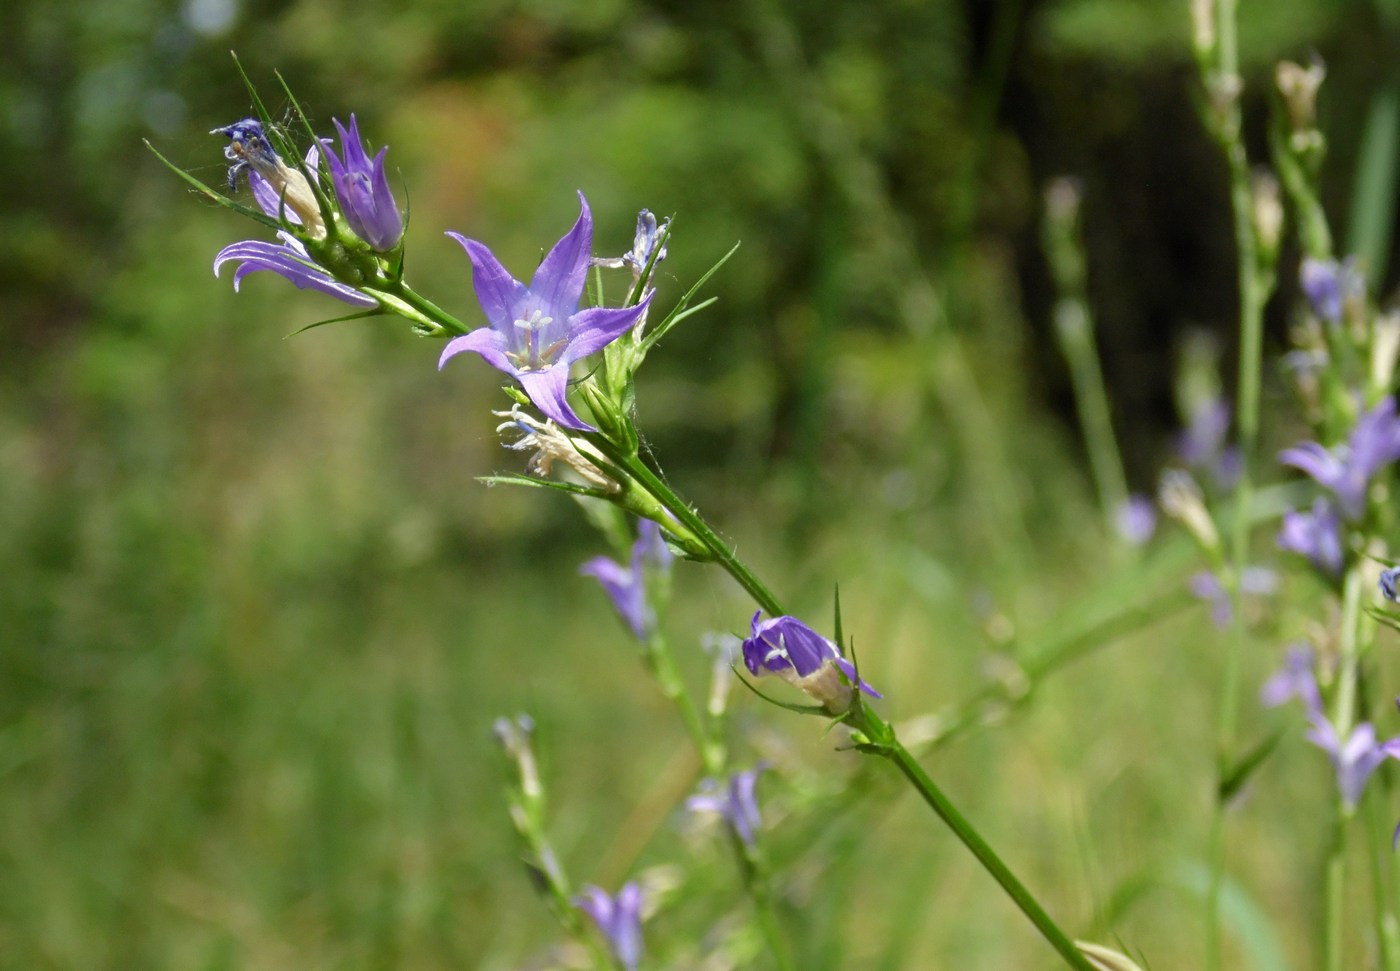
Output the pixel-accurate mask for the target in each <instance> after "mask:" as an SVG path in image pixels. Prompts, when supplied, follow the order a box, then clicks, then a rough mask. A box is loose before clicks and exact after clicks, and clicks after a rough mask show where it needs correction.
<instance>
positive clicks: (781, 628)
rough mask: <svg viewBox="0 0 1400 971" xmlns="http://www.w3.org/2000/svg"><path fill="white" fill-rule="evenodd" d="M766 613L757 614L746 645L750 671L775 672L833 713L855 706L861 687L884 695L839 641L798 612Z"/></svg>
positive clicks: (744, 648)
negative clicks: (799, 616)
mask: <svg viewBox="0 0 1400 971" xmlns="http://www.w3.org/2000/svg"><path fill="white" fill-rule="evenodd" d="M762 616H763V611H761V610H760V611H758V612H757V613H755V614H754V615H753V621H752V622H751V624H750V627H751V629H750V632H749V636H748V638H747V639H746V640H745V641H744V645H743V653H744V664H745V666H747V667H748V669H749V673H751V674H755V675H760V674H776V675H777V676H778V677H780V678H782V679H783V680H784V681H787V682H788V683H789V684H792V685H794V686H795V687H797V688H800V689H802V690H803V691H805V692H806V693H807V694H809V695H811V696H812V697H813V698H815V699H816V700H817V701H819V702H821V704H822V707H824V708H825V709H826V710H827V711H829V712H830V713H831V714H833V715H841V714H844V713H845V712H847V711H849V710H850V707H851V704H852V703H853V702H854V700H855V690H856V688H857V687H858V688H859V690H861V691H863V692H865V693H866V694H868V695H870V696H871V697H874V698H882V697H884V696H883V695H881V694H880V692H878V691H876V690H875V689H874V688H872V687H870V685H868V684H866V683H865V682H864V681H862V680H860V679H858V678H857V677H856V669H855V665H853V664H852V663H851V662H850V661H848V660H846V658H845V657H843V656H842V655H841V649H840V648H839V647H837V646H836V645H835V644H834V643H833V642H831V641H829V640H827V639H826V638H825V637H822V636H821V635H820V634H818V633H817V632H816V631H814V630H812V628H810V627H808V626H807V625H806V624H804V623H802V621H800V620H798V619H797V618H796V617H788V616H786V615H785V616H782V617H774V618H772V619H771V620H765V621H759V618H760V617H762Z"/></svg>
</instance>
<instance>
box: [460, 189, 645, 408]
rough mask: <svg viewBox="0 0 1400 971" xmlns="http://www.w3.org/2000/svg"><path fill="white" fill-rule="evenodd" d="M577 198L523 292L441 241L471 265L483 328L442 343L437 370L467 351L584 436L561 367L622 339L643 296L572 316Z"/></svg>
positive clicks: (474, 245)
mask: <svg viewBox="0 0 1400 971" xmlns="http://www.w3.org/2000/svg"><path fill="white" fill-rule="evenodd" d="M578 198H579V204H580V206H581V207H582V211H581V212H580V214H579V217H578V222H576V223H575V224H574V228H573V229H571V230H569V232H568V233H567V234H566V235H565V236H564V238H563V239H561V240H559V242H558V243H556V244H555V246H554V248H553V249H552V250H550V251H549V253H548V255H546V256H545V258H544V260H543V261H542V262H541V263H540V265H539V267H538V268H537V269H536V270H535V275H534V277H533V278H532V279H531V281H530V285H529V286H528V287H527V286H526V285H525V284H523V283H521V282H520V281H519V280H516V279H515V278H514V277H512V276H511V275H510V273H509V272H508V271H507V270H506V268H505V267H504V266H502V265H501V264H500V262H499V261H498V260H497V259H496V257H495V256H494V255H493V254H492V253H491V251H490V250H489V249H487V248H486V247H485V246H484V245H482V244H481V243H478V242H477V241H476V240H474V239H467V238H466V237H464V236H462V235H460V234H458V233H448V234H447V235H449V236H451V237H452V238H453V239H455V240H457V242H459V243H461V244H462V247H463V248H464V249H465V250H466V251H467V256H468V257H469V258H470V259H471V262H472V282H473V283H474V285H475V286H476V297H477V300H478V301H480V303H481V309H482V311H483V312H484V313H485V314H486V320H487V321H488V324H489V326H486V327H481V328H478V329H477V330H474V331H472V332H471V333H470V334H466V335H464V336H462V337H458V338H455V339H453V340H452V341H450V342H448V345H447V347H445V348H444V349H443V352H442V357H441V358H439V360H438V367H439V368H441V367H442V366H443V365H444V364H446V363H447V362H448V360H449V359H451V358H452V357H454V356H455V355H457V354H460V353H462V352H463V351H474V352H476V353H477V354H480V355H481V356H482V357H483V358H484V359H485V360H486V363H487V364H490V365H491V366H492V367H494V368H496V369H498V370H501V371H504V372H505V373H507V374H509V375H511V376H513V377H514V378H515V379H516V380H517V381H519V382H520V386H521V387H522V388H524V389H525V393H526V394H527V395H529V396H530V400H531V401H532V402H534V404H535V407H537V408H539V409H540V411H542V412H544V413H545V414H546V415H547V416H548V417H550V418H552V419H554V420H555V421H557V422H558V423H559V424H561V425H563V426H564V427H565V428H573V429H575V430H578V431H586V432H591V431H596V430H597V429H595V428H594V427H593V426H592V425H589V424H588V423H587V422H585V421H583V420H582V419H581V418H579V416H578V415H576V414H575V413H574V410H573V408H571V407H569V402H568V398H567V392H568V385H569V367H570V365H572V364H573V363H574V362H575V361H577V360H579V359H580V358H584V357H587V356H588V355H589V354H592V353H594V352H595V351H600V350H602V349H603V348H604V347H605V346H607V345H608V344H610V343H612V342H613V341H615V340H616V339H617V338H619V337H621V336H622V335H623V334H624V333H626V332H627V330H628V329H629V328H631V327H632V326H633V325H634V324H636V322H637V321H638V320H640V319H641V317H642V315H643V314H645V313H646V309H647V304H648V303H649V302H650V300H651V297H650V295H648V296H647V297H644V298H643V299H642V301H641V303H639V304H637V305H636V306H633V307H622V308H616V309H610V308H604V307H594V308H592V309H589V310H579V309H578V303H579V299H580V298H581V297H582V296H583V287H584V281H585V277H586V276H587V274H588V253H589V248H590V247H591V246H592V243H593V214H592V213H591V212H590V211H589V209H588V201H587V200H586V199H584V197H583V193H582V192H580V193H579V196H578Z"/></svg>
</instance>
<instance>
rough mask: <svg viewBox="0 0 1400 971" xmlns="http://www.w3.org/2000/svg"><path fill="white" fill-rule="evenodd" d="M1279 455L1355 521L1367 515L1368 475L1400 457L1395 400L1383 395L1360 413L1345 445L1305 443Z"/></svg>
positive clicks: (1346, 515)
mask: <svg viewBox="0 0 1400 971" xmlns="http://www.w3.org/2000/svg"><path fill="white" fill-rule="evenodd" d="M1278 458H1279V461H1280V462H1282V463H1283V464H1284V465H1291V466H1293V467H1294V468H1297V469H1302V470H1303V471H1304V472H1306V473H1307V474H1308V475H1310V476H1312V477H1313V478H1314V479H1316V480H1317V482H1318V483H1319V484H1320V485H1322V486H1325V487H1326V488H1328V489H1330V490H1331V491H1332V494H1333V495H1334V496H1336V497H1337V505H1338V506H1339V507H1340V509H1341V511H1342V515H1343V516H1344V517H1346V519H1347V520H1348V521H1350V522H1356V521H1357V520H1359V519H1361V518H1362V516H1364V515H1365V514H1366V488H1367V486H1368V485H1370V482H1371V477H1372V476H1373V475H1375V474H1376V473H1377V472H1379V471H1380V470H1381V469H1382V468H1384V467H1385V466H1387V465H1389V464H1390V463H1391V462H1394V461H1395V460H1396V459H1397V458H1400V420H1397V419H1396V417H1395V399H1394V398H1393V397H1389V398H1386V399H1385V400H1384V401H1382V402H1381V403H1380V404H1378V405H1376V407H1374V408H1372V409H1371V410H1370V411H1368V412H1366V413H1365V414H1364V415H1362V416H1361V417H1360V418H1359V419H1358V420H1357V422H1356V427H1355V428H1354V429H1352V432H1351V436H1350V437H1349V438H1348V439H1347V441H1346V444H1345V445H1339V446H1337V447H1336V448H1334V449H1332V450H1331V451H1328V450H1327V449H1325V448H1323V447H1322V446H1321V445H1319V444H1318V443H1317V442H1304V443H1303V444H1301V445H1298V446H1295V447H1294V448H1290V449H1286V450H1284V451H1282V452H1280V453H1279V456H1278Z"/></svg>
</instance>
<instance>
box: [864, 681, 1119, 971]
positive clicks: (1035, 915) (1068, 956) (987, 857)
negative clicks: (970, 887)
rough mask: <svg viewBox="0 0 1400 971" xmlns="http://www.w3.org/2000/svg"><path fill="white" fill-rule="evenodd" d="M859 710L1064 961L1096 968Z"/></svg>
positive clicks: (885, 750) (1089, 970)
mask: <svg viewBox="0 0 1400 971" xmlns="http://www.w3.org/2000/svg"><path fill="white" fill-rule="evenodd" d="M857 712H858V717H857V718H856V719H855V721H856V722H859V724H856V725H855V727H856V728H858V729H860V730H862V731H864V732H865V733H866V734H867V735H869V736H870V737H872V738H884V739H885V741H883V742H881V743H880V744H878V745H877V749H878V751H879V754H881V755H883V756H884V757H885V758H887V759H889V760H890V761H891V762H893V763H894V764H895V767H896V768H898V769H899V771H900V772H901V773H902V774H903V775H904V778H905V779H907V780H908V781H909V784H910V785H912V786H913V787H914V788H915V789H916V790H917V791H918V793H919V795H920V796H922V797H923V799H924V802H926V803H928V805H929V808H931V809H932V810H933V811H934V812H935V813H936V814H937V815H938V818H939V819H941V820H943V822H944V823H945V824H946V825H947V826H948V828H949V829H951V830H952V831H953V833H954V835H956V836H957V837H958V839H960V840H962V843H963V845H964V846H966V847H967V848H968V849H969V850H971V851H972V855H973V856H975V857H977V861H978V862H979V863H981V864H982V866H983V868H984V869H986V871H987V872H988V873H990V874H991V875H992V879H994V880H996V882H997V883H999V884H1000V885H1001V888H1002V890H1004V891H1006V895H1007V896H1008V897H1010V898H1011V899H1012V901H1013V902H1014V903H1015V904H1016V906H1017V907H1019V908H1020V909H1021V913H1023V914H1025V915H1026V917H1027V918H1029V919H1030V922H1031V923H1032V924H1034V925H1035V928H1036V930H1038V931H1040V934H1041V936H1042V937H1044V938H1045V940H1046V941H1047V942H1049V944H1050V946H1051V947H1053V948H1054V949H1055V950H1056V951H1058V952H1059V954H1060V957H1062V958H1064V960H1065V963H1066V964H1068V965H1069V966H1070V967H1071V968H1075V969H1077V971H1094V967H1093V965H1092V964H1090V963H1089V960H1088V958H1086V957H1085V956H1084V955H1083V954H1082V953H1080V951H1079V949H1078V948H1077V947H1075V946H1074V942H1073V941H1071V940H1070V939H1069V937H1068V936H1067V935H1066V934H1065V932H1064V931H1062V930H1060V928H1059V925H1057V924H1056V923H1055V922H1054V920H1052V919H1051V918H1050V915H1049V914H1047V913H1046V912H1045V908H1043V907H1041V906H1040V903H1039V902H1038V901H1037V900H1036V899H1035V897H1034V896H1032V895H1031V892H1030V891H1029V890H1027V889H1026V887H1025V885H1024V884H1023V883H1021V881H1020V880H1018V879H1017V878H1016V875H1015V874H1014V873H1012V872H1011V870H1010V868H1009V867H1007V865H1006V864H1005V863H1003V862H1002V859H1001V857H1000V856H998V855H997V853H996V851H995V850H993V849H992V848H991V846H990V845H989V844H988V843H987V841H986V840H985V839H983V838H982V834H980V833H979V832H977V830H976V829H975V828H973V825H972V824H971V823H970V822H968V820H967V818H966V817H964V816H963V814H962V813H960V812H958V810H957V808H956V807H954V805H953V804H952V803H951V802H949V801H948V797H947V796H945V795H943V792H942V791H941V790H940V789H939V788H938V786H936V785H935V784H934V782H933V780H932V779H930V778H929V776H928V773H926V772H925V771H924V769H923V766H921V765H919V763H918V762H917V761H916V760H915V759H914V757H913V756H912V755H910V754H909V751H908V749H906V748H905V747H904V746H903V745H902V744H901V743H900V742H899V740H898V739H896V738H895V737H894V732H893V730H892V729H891V728H890V727H889V726H888V725H886V724H885V723H884V722H882V721H881V720H880V719H879V718H878V716H876V715H875V714H873V713H872V712H870V711H869V710H868V709H865V708H864V707H861V708H858V709H857Z"/></svg>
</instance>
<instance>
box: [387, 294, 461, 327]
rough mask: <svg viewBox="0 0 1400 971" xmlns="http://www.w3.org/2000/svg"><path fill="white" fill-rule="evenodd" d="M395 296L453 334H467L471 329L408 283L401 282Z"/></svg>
mask: <svg viewBox="0 0 1400 971" xmlns="http://www.w3.org/2000/svg"><path fill="white" fill-rule="evenodd" d="M395 296H397V297H398V298H399V299H400V300H402V301H403V302H404V303H406V304H408V305H409V306H410V307H412V308H413V309H414V310H416V311H418V312H419V313H420V314H422V315H423V316H424V317H426V318H427V319H428V320H431V321H434V322H435V323H437V324H439V325H441V326H442V328H443V330H446V331H450V332H451V333H453V334H465V333H467V332H468V331H470V330H471V328H470V327H468V326H467V325H466V324H464V323H462V322H461V321H460V320H458V319H457V318H456V317H454V316H452V315H451V314H450V313H448V312H447V311H446V310H443V309H442V308H441V307H439V306H438V305H437V304H435V303H433V302H432V301H431V300H429V299H428V298H427V297H425V296H423V295H422V294H420V293H418V292H417V291H416V290H414V289H413V288H412V287H410V286H409V285H408V284H407V283H403V282H400V283H399V285H398V289H397V291H396V292H395Z"/></svg>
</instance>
